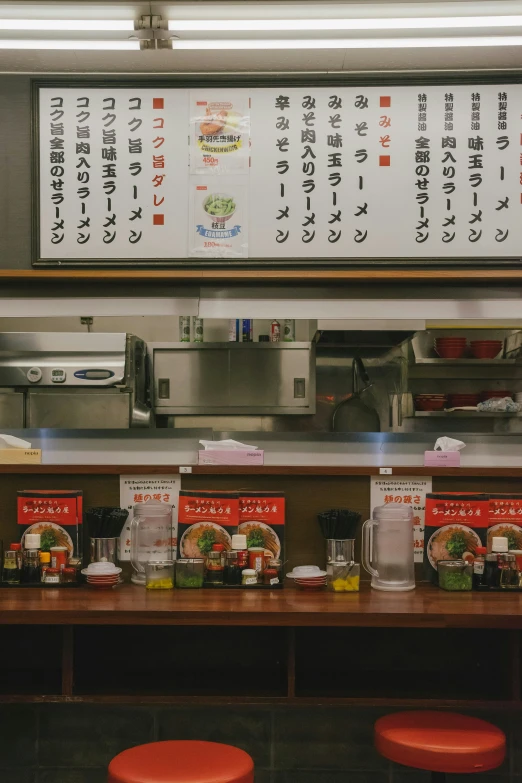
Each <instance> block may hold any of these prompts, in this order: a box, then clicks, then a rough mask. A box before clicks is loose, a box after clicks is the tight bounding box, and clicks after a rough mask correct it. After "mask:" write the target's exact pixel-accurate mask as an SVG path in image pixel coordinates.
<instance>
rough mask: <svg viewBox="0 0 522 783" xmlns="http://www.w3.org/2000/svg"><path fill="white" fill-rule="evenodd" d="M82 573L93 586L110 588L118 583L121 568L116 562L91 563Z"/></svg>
mask: <svg viewBox="0 0 522 783" xmlns="http://www.w3.org/2000/svg"><path fill="white" fill-rule="evenodd" d="M82 574H83V575H84V576H85V578H86V579H87V584H89V585H91V587H97V588H108V587H114V586H115V585H117V584H118V582H119V580H120V574H121V568H118V567H117V566H115V565H114V563H91V564H90V565H89V566H88V568H84V569H83V571H82Z"/></svg>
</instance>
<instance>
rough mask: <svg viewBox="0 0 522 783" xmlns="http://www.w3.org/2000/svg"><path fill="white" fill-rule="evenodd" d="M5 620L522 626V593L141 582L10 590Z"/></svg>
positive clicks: (0, 594)
mask: <svg viewBox="0 0 522 783" xmlns="http://www.w3.org/2000/svg"><path fill="white" fill-rule="evenodd" d="M0 623H2V624H6V625H7V624H16V625H20V624H25V625H43V624H45V625H49V624H50V625H184V626H186V625H207V626H210V625H212V626H287V627H296V628H297V627H313V626H331V627H361V628H364V627H366V628H389V627H396V628H504V629H514V630H517V629H522V593H520V594H518V593H517V594H511V595H507V594H504V593H486V594H482V593H446V592H444V591H443V590H439V589H438V588H435V587H432V586H429V585H421V586H418V587H417V588H416V589H415V590H413V591H411V592H407V593H384V592H378V591H376V590H371V588H370V587H369V586H368V585H367V584H365V585H363V589H362V591H361V592H360V593H359V594H352V595H348V594H341V595H336V594H335V593H328V592H318V593H313V592H312V593H308V592H303V591H300V590H296V589H294V588H292V587H289V588H285V589H284V590H280V591H261V590H260V591H257V590H252V591H251V592H249V591H244V590H172V591H170V590H169V591H164V592H163V591H158V592H150V591H147V590H145V589H144V588H140V587H136V586H134V585H122V586H121V587H119V588H117V589H115V590H110V591H96V590H93V589H92V588H88V587H81V588H77V589H61V590H60V589H53V588H41V589H40V588H35V589H30V588H3V589H1V590H0Z"/></svg>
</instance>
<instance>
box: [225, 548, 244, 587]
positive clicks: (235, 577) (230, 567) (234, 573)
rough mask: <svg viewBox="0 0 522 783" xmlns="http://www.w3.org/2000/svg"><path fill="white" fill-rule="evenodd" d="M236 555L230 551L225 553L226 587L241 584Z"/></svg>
mask: <svg viewBox="0 0 522 783" xmlns="http://www.w3.org/2000/svg"><path fill="white" fill-rule="evenodd" d="M237 555H238V553H237V552H234V550H231V551H230V552H227V553H226V560H225V573H224V582H225V584H226V585H240V584H241V568H240V567H239V565H238V556H237Z"/></svg>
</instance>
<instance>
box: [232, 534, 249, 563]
mask: <svg viewBox="0 0 522 783" xmlns="http://www.w3.org/2000/svg"><path fill="white" fill-rule="evenodd" d="M232 549H233V550H234V552H237V564H238V566H239V568H240V569H241V570H243V568H246V567H247V565H248V549H247V537H246V536H245V534H244V533H236V534H235V535H233V536H232Z"/></svg>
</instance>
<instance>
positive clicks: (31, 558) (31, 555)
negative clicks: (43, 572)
mask: <svg viewBox="0 0 522 783" xmlns="http://www.w3.org/2000/svg"><path fill="white" fill-rule="evenodd" d="M39 581H40V558H39V556H38V550H37V549H25V550H24V562H23V567H22V582H24V583H25V584H36V582H39Z"/></svg>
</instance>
